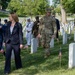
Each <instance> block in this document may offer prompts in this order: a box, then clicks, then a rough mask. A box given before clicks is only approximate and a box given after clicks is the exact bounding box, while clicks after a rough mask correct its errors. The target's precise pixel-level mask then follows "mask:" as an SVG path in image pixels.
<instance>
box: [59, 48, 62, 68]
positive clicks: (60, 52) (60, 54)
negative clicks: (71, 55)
mask: <svg viewBox="0 0 75 75" xmlns="http://www.w3.org/2000/svg"><path fill="white" fill-rule="evenodd" d="M61 57H62V50H61V47H60V50H59V61H60V67H61Z"/></svg>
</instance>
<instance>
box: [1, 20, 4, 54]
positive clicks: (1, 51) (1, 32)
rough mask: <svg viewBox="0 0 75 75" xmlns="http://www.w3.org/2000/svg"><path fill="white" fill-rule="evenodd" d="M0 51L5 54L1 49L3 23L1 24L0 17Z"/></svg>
mask: <svg viewBox="0 0 75 75" xmlns="http://www.w3.org/2000/svg"><path fill="white" fill-rule="evenodd" d="M0 53H3V54H4V55H5V52H4V49H3V25H2V24H1V19H0Z"/></svg>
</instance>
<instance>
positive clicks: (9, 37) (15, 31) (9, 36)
mask: <svg viewBox="0 0 75 75" xmlns="http://www.w3.org/2000/svg"><path fill="white" fill-rule="evenodd" d="M9 20H10V21H9V22H8V23H7V27H6V33H5V35H4V42H5V46H6V54H5V57H6V58H5V69H4V73H5V74H8V73H10V71H11V53H12V50H13V51H14V55H15V65H16V69H20V68H22V62H21V57H20V49H21V48H22V47H23V33H22V25H21V24H20V23H19V19H18V16H17V15H16V13H10V15H9Z"/></svg>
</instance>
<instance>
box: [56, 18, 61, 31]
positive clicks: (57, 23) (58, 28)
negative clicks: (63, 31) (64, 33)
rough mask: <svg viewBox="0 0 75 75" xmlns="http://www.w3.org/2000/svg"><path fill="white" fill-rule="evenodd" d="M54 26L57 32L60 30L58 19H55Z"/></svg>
mask: <svg viewBox="0 0 75 75" xmlns="http://www.w3.org/2000/svg"><path fill="white" fill-rule="evenodd" d="M56 25H57V31H58V30H60V23H59V20H58V19H56Z"/></svg>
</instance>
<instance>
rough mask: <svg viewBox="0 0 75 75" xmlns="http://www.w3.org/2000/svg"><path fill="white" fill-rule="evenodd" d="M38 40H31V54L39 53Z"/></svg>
mask: <svg viewBox="0 0 75 75" xmlns="http://www.w3.org/2000/svg"><path fill="white" fill-rule="evenodd" d="M37 41H38V40H37V38H32V39H31V53H35V52H37V47H38V42H37Z"/></svg>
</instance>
